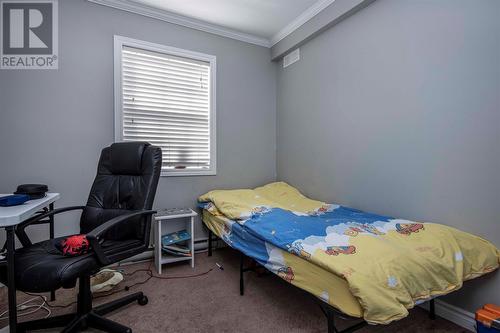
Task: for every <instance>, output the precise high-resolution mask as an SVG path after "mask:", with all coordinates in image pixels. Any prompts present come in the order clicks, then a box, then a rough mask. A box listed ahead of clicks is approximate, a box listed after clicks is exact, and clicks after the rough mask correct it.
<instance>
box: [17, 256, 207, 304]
mask: <svg viewBox="0 0 500 333" xmlns="http://www.w3.org/2000/svg"><path fill="white" fill-rule="evenodd" d="M152 264H153V263H152V262H151V263H150V264H149V267H148V268H147V269H145V268H141V269H137V270H135V271H133V272H130V273H122V274H123V275H124V276H132V275H134V274H136V273H139V272H145V273H146V274H147V275H148V277H147V278H146V279H145V280H144V281H139V282H135V283H133V284H131V285H127V286H125V287H123V288H120V289H117V290H114V291H113V289H114V288H113V289H111V290H110V291H109V292H108V293H106V294H99V295H96V296H93V299H97V298H102V297H107V296H111V295H114V294H117V293H120V292H122V291H129V290H130V288H132V287H135V286H139V285H143V284H145V283H147V282H148V281H149V280H151V279H158V280H175V279H189V278H195V277H200V276H204V275H207V274H208V273H210V272H211V271H213V270H214V269H213V268H210V269H209V270H208V271H205V272H202V273H198V274H191V275H179V276H156V275H154V273H153V270H152V269H151V265H152ZM23 293H24V294H26V295H29V296H35V297H40V298H41V299H42V300H44V297H43V296H42V295H39V294H32V293H28V292H25V291H23ZM76 303H77V301H74V302H71V303H68V304H65V305H56V304H50V303H49V302H46V304H47V306H49V307H50V308H60V309H64V308H67V307H69V306H71V305H73V304H76Z"/></svg>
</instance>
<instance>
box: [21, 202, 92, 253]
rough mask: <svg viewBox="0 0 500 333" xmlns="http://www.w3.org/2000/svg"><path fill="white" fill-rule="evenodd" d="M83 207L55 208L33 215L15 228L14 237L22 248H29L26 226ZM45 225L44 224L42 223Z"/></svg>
mask: <svg viewBox="0 0 500 333" xmlns="http://www.w3.org/2000/svg"><path fill="white" fill-rule="evenodd" d="M84 208H85V206H70V207H62V208H57V209H53V210H51V211H48V212H47V213H41V214H38V215H35V216H33V217H31V218H29V219H27V220H26V221H23V222H22V223H19V224H18V225H17V226H16V236H17V238H18V239H19V241H20V242H21V244H22V245H23V247H26V246H30V245H31V244H32V243H31V240H30V239H29V237H28V235H27V234H26V231H25V230H24V229H26V227H27V226H29V225H33V224H40V221H41V220H43V219H46V218H50V217H51V216H53V215H56V214H60V213H64V212H69V211H73V210H82V209H84ZM44 223H45V222H44Z"/></svg>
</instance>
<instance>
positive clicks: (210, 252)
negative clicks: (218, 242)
mask: <svg viewBox="0 0 500 333" xmlns="http://www.w3.org/2000/svg"><path fill="white" fill-rule="evenodd" d="M208 256H209V257H211V256H212V230H210V228H208Z"/></svg>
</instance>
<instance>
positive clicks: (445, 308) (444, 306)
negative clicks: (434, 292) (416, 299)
mask: <svg viewBox="0 0 500 333" xmlns="http://www.w3.org/2000/svg"><path fill="white" fill-rule="evenodd" d="M435 304H436V315H438V316H439V317H442V318H444V319H447V320H449V321H451V322H452V323H455V324H457V325H458V326H461V327H463V328H465V329H467V330H469V331H471V332H476V328H475V327H476V320H475V319H474V314H473V313H471V312H469V311H465V310H464V309H461V308H459V307H456V306H454V305H451V304H449V303H446V302H444V301H442V300H440V299H436V300H435ZM419 306H420V307H422V308H424V309H426V310H428V309H429V302H426V303H423V304H421V305H419Z"/></svg>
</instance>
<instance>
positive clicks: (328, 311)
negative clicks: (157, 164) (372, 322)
mask: <svg viewBox="0 0 500 333" xmlns="http://www.w3.org/2000/svg"><path fill="white" fill-rule="evenodd" d="M318 305H319V307H320V308H321V311H323V314H324V315H325V316H326V320H327V323H328V333H352V332H354V331H357V330H359V329H361V328H363V327H365V326H366V325H368V323H367V322H366V321H364V320H363V321H360V322H359V323H356V324H354V325H352V326H349V327H347V328H345V329H343V330H338V329H337V326H335V310H334V309H333V308H332V307H331V306H330V305H328V304H326V303H324V302H323V301H319V300H318Z"/></svg>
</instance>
